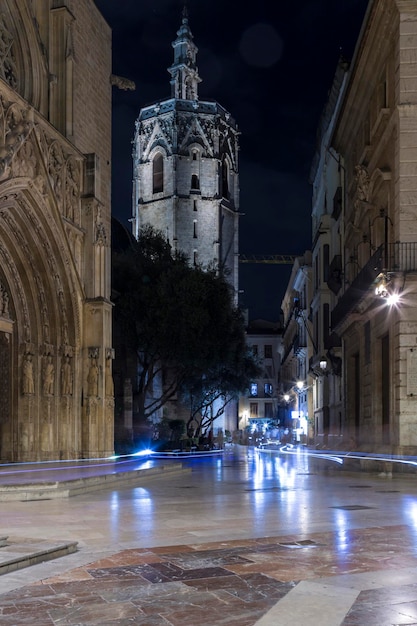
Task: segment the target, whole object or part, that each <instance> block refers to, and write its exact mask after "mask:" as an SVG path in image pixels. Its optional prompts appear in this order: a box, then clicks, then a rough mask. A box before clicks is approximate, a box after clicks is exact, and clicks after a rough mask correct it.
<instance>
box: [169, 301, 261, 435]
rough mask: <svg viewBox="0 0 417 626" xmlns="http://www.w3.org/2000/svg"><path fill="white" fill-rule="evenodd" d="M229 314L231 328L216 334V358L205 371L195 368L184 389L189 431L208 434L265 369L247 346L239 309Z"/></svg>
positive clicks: (195, 433) (183, 398)
mask: <svg viewBox="0 0 417 626" xmlns="http://www.w3.org/2000/svg"><path fill="white" fill-rule="evenodd" d="M229 315H230V319H229V326H228V331H227V332H225V333H223V334H219V335H218V337H217V340H218V342H219V343H218V347H219V348H220V350H219V352H218V358H217V360H216V361H214V362H213V363H211V364H209V365H208V366H207V367H206V368H204V371H198V370H194V371H193V372H192V373H191V376H188V377H187V378H186V379H185V380H184V383H183V385H182V388H181V398H182V401H183V402H184V404H185V403H187V404H188V406H189V409H190V414H189V418H188V421H187V430H188V431H189V432H190V431H191V430H192V431H193V434H194V436H199V435H205V434H206V433H207V431H209V430H210V428H211V427H212V425H213V422H214V421H215V420H216V419H217V418H218V417H220V416H221V415H222V414H223V413H224V411H225V408H226V406H227V405H228V404H229V403H230V402H232V401H233V400H235V399H237V397H238V395H239V394H240V393H243V392H245V391H246V390H247V389H248V388H249V385H250V383H251V382H252V381H253V380H254V379H256V378H259V376H260V375H261V372H262V369H261V368H260V366H259V365H258V363H257V362H256V361H255V360H254V356H253V353H252V351H251V350H250V349H248V348H247V346H246V340H245V331H244V322H243V318H242V316H241V314H240V312H239V311H238V310H236V309H233V308H232V309H231V310H230V311H229ZM213 347H214V349H216V347H215V346H213Z"/></svg>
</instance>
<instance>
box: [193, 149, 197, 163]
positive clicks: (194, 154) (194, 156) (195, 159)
mask: <svg viewBox="0 0 417 626" xmlns="http://www.w3.org/2000/svg"><path fill="white" fill-rule="evenodd" d="M193 161H197V150H193Z"/></svg>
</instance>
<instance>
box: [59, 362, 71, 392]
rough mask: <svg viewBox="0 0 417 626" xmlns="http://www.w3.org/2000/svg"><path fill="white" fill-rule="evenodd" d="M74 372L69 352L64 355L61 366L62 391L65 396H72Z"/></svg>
mask: <svg viewBox="0 0 417 626" xmlns="http://www.w3.org/2000/svg"><path fill="white" fill-rule="evenodd" d="M72 384H73V373H72V365H71V359H70V357H69V355H68V354H66V355H65V356H64V361H63V363H62V367H61V393H62V395H63V396H72Z"/></svg>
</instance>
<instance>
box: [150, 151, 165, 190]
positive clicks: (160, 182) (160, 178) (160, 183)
mask: <svg viewBox="0 0 417 626" xmlns="http://www.w3.org/2000/svg"><path fill="white" fill-rule="evenodd" d="M152 166H153V172H152V173H153V188H152V191H153V193H160V192H161V191H163V190H164V158H163V156H162V154H161V153H160V152H158V154H157V155H156V156H155V158H154V160H153V163H152Z"/></svg>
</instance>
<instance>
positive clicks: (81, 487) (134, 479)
mask: <svg viewBox="0 0 417 626" xmlns="http://www.w3.org/2000/svg"><path fill="white" fill-rule="evenodd" d="M190 471H191V469H190V468H186V467H184V466H183V465H181V464H179V465H177V464H175V463H172V464H167V465H163V466H158V467H149V468H140V469H137V470H133V471H126V472H116V473H112V474H105V473H103V474H100V475H95V476H86V477H85V478H76V479H73V480H57V481H50V482H49V481H48V482H46V481H44V482H33V483H18V482H16V483H15V484H14V483H9V484H0V502H10V501H15V502H28V501H30V500H54V499H57V498H69V497H71V496H77V495H80V494H83V493H88V492H90V491H97V490H99V489H120V488H123V487H125V486H130V485H132V484H134V485H136V486H141V485H142V484H143V483H145V482H147V481H148V480H150V479H155V478H158V479H160V478H164V476H165V477H166V476H168V475H172V474H178V473H189V472H190ZM0 478H1V477H0Z"/></svg>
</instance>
